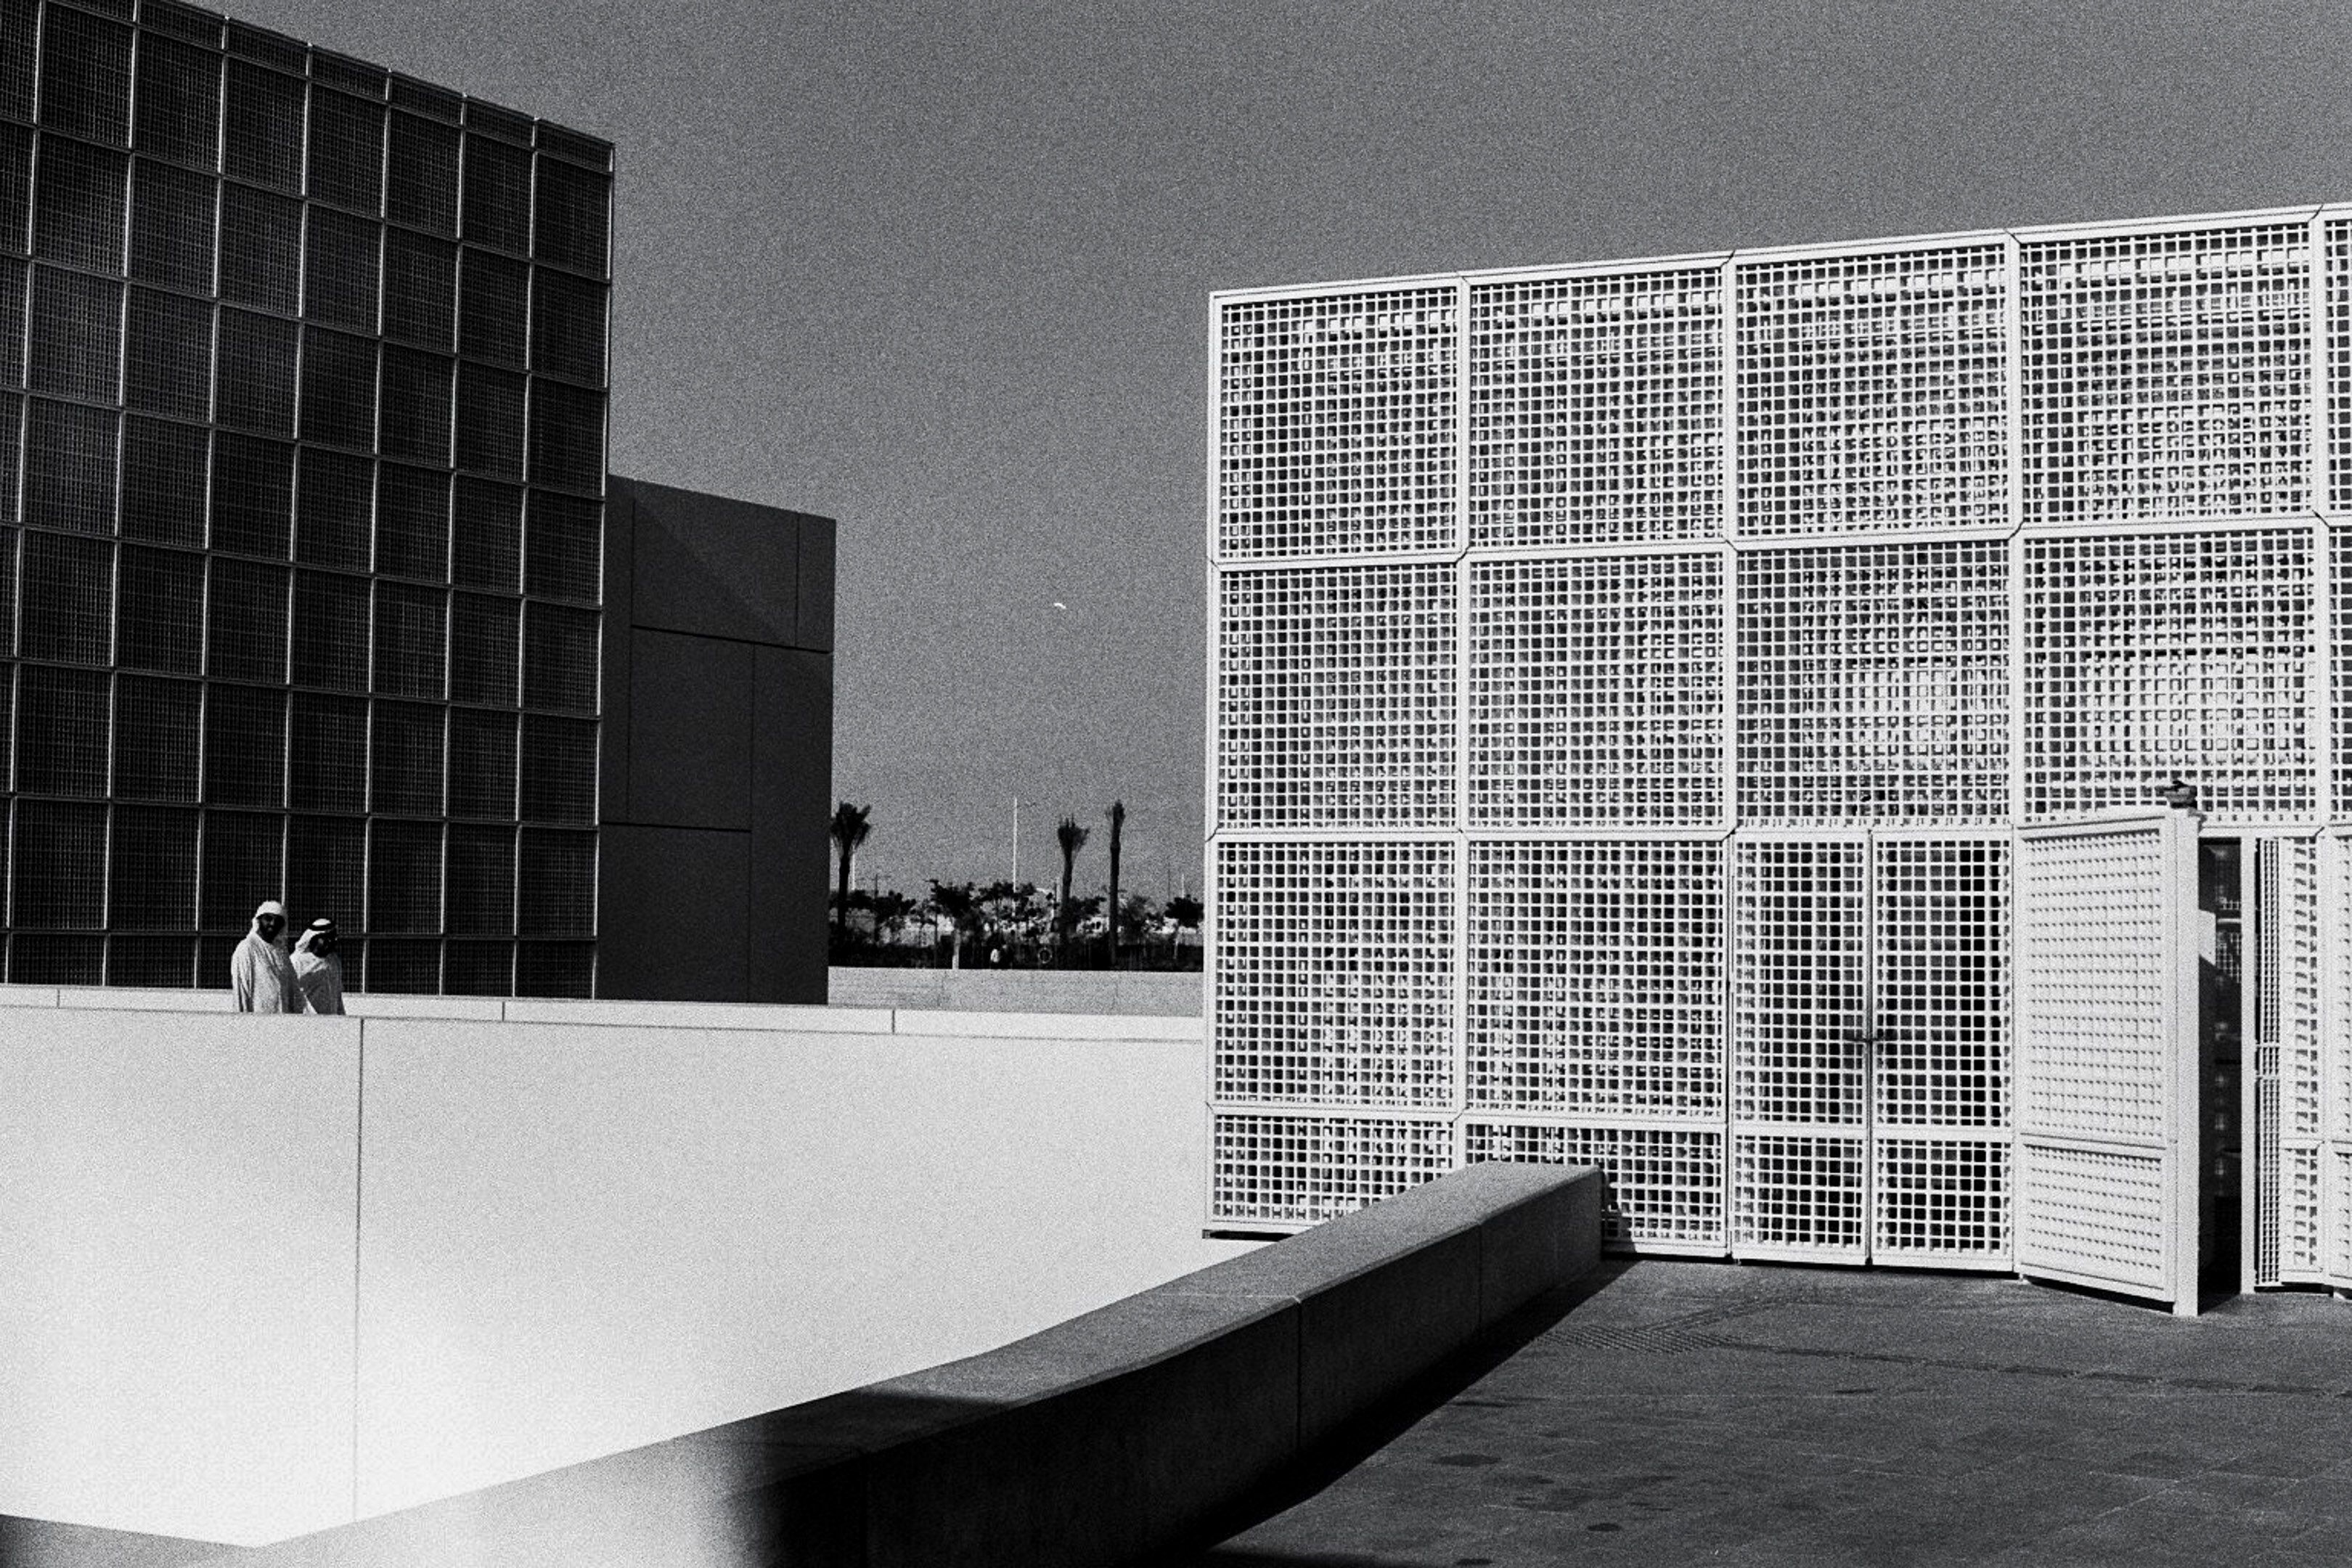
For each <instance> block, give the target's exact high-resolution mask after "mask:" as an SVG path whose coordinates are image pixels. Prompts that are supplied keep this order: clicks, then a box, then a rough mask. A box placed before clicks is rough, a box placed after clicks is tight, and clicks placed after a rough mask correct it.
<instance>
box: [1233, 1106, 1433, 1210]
mask: <svg viewBox="0 0 2352 1568" xmlns="http://www.w3.org/2000/svg"><path fill="white" fill-rule="evenodd" d="M1211 1144H1212V1147H1213V1150H1214V1156H1213V1177H1212V1190H1211V1194H1210V1199H1209V1214H1210V1217H1211V1218H1213V1219H1221V1220H1237V1221H1244V1222H1248V1221H1257V1222H1262V1223H1272V1224H1278V1225H1284V1224H1301V1223H1304V1224H1313V1223H1315V1222H1317V1221H1319V1220H1327V1219H1330V1218H1333V1217H1334V1216H1336V1215H1342V1214H1346V1213H1349V1211H1351V1210H1354V1209H1360V1208H1362V1207H1363V1206H1364V1205H1367V1204H1371V1203H1377V1202H1379V1201H1380V1200H1381V1199H1382V1198H1385V1197H1392V1196H1394V1195H1395V1194H1398V1193H1401V1192H1403V1191H1404V1190H1405V1189H1406V1188H1408V1187H1412V1186H1417V1185H1419V1184H1421V1183H1423V1182H1428V1181H1434V1180H1435V1179H1436V1178H1437V1177H1439V1176H1442V1175H1444V1173H1446V1172H1447V1171H1448V1170H1450V1169H1452V1168H1453V1164H1454V1133H1453V1129H1452V1128H1450V1127H1449V1126H1448V1125H1447V1124H1446V1123H1444V1122H1443V1121H1415V1120H1409V1119H1405V1118H1370V1117H1344V1116H1242V1115H1220V1116H1218V1117H1217V1118H1216V1119H1215V1125H1214V1129H1213V1137H1212V1138H1211Z"/></svg>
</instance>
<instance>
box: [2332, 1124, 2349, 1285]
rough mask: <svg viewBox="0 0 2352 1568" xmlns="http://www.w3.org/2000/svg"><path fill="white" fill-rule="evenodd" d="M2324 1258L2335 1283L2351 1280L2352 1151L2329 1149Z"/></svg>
mask: <svg viewBox="0 0 2352 1568" xmlns="http://www.w3.org/2000/svg"><path fill="white" fill-rule="evenodd" d="M2327 1162H2328V1169H2329V1170H2331V1171H2332V1172H2333V1177H2332V1184H2331V1185H2330V1186H2329V1188H2328V1193H2329V1195H2330V1198H2331V1200H2332V1201H2331V1202H2330V1203H2329V1204H2328V1205H2327V1236H2326V1248H2327V1252H2326V1258H2327V1273H2328V1277H2329V1278H2330V1279H2333V1280H2334V1281H2335V1282H2336V1283H2337V1284H2344V1283H2347V1282H2352V1150H2344V1149H2330V1150H2329V1151H2328V1152H2327Z"/></svg>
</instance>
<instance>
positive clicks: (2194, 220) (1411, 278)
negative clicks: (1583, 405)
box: [1209, 202, 2352, 307]
mask: <svg viewBox="0 0 2352 1568" xmlns="http://www.w3.org/2000/svg"><path fill="white" fill-rule="evenodd" d="M2321 217H2352V202H2317V203H2307V204H2305V205H2299V206H2288V207H2250V208H2246V209H2244V210H2242V211H2237V212H2213V213H2179V214H2172V215H2168V216H2157V217H2133V218H2105V219H2100V220H2096V221H2074V222H2068V223H2053V224H2034V225H2031V226H2022V227H2015V228H1984V229H1954V230H1950V231H1948V232H1945V233H1937V234H1899V235H1886V236H1882V237H1874V238H1864V239H1832V240H1808V241H1804V242H1802V243H1799V244H1793V245H1751V246H1739V247H1734V248H1732V249H1729V250H1705V251H1692V252H1687V253H1685V254H1682V255H1670V256H1636V257H1618V258H1603V259H1597V260H1588V261H1560V262H1550V263H1542V262H1538V263H1526V264H1520V265H1516V266H1511V267H1483V268H1463V269H1460V270H1456V271H1452V272H1411V273H1399V274H1397V275H1395V276H1393V277H1374V278H1344V279H1324V280H1322V281H1319V282H1307V283H1271V284H1261V285H1252V286H1249V287H1245V288H1233V289H1211V290H1210V291H1209V302H1210V304H1211V306H1212V307H1221V306H1224V305H1228V304H1239V303H1246V302H1249V301H1253V300H1289V299H1300V298H1307V297H1312V296H1319V295H1331V294H1353V293H1386V292H1391V291H1393V290H1397V289H1427V288H1434V287H1440V286H1450V285H1455V284H1462V283H1470V284H1478V283H1507V282H1514V281H1518V280H1521V279H1544V278H1574V277H1607V276H1611V275H1615V274H1624V273H1635V272H1648V271H1669V270H1674V269H1676V268H1699V267H1710V266H1712V267H1721V266H1724V265H1727V264H1728V263H1730V262H1734V261H1745V260H1750V259H1759V260H1760V259H1782V258H1796V257H1803V256H1852V255H1858V254H1866V253H1872V252H1878V251H1888V250H1915V249H1940V248H1945V247H1958V246H1963V245H1970V244H1977V245H1983V244H1999V243H2002V242H2005V241H2007V240H2010V239H2017V240H2021V241H2034V240H2047V239H2074V238H2088V237H2096V236H2100V235H2111V234H2112V235H2126V234H2148V233H2161V232H2165V231H2168V230H2177V229H2200V228H2221V227H2234V226H2241V225H2249V224H2260V223H2280V222H2292V223H2308V222H2310V221H2312V220H2313V219H2315V218H2321Z"/></svg>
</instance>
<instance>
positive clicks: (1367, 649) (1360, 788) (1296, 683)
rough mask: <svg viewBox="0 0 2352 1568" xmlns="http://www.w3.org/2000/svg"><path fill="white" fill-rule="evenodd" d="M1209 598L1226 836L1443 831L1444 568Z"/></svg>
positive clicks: (1449, 713)
mask: <svg viewBox="0 0 2352 1568" xmlns="http://www.w3.org/2000/svg"><path fill="white" fill-rule="evenodd" d="M1219 597H1220V601H1221V608H1222V612H1223V619H1222V621H1221V622H1220V629H1219V636H1218V648H1217V687H1218V689H1217V716H1216V717H1217V808H1218V815H1219V817H1220V819H1221V821H1222V822H1223V825H1224V826H1229V827H1328V826H1446V825H1448V824H1450V823H1451V822H1452V821H1453V819H1454V807H1455V800H1454V795H1455V787H1456V785H1455V780H1456V777H1457V775H1456V773H1455V768H1456V766H1457V753H1458V751H1459V744H1458V742H1459V726H1458V700H1457V697H1456V693H1457V691H1458V689H1459V688H1460V684H1461V682H1460V679H1459V677H1458V672H1457V667H1456V658H1455V648H1456V646H1457V639H1456V631H1455V613H1454V604H1455V576H1454V569H1453V568H1452V567H1450V566H1444V565H1401V566H1340V567H1320V568H1309V569H1306V570H1299V571H1284V572H1267V571H1258V572H1229V573H1225V574H1222V575H1221V576H1220V578H1219ZM546 608H547V606H543V605H533V606H532V611H533V613H534V615H536V614H538V613H540V612H541V611H543V610H545V609H546Z"/></svg>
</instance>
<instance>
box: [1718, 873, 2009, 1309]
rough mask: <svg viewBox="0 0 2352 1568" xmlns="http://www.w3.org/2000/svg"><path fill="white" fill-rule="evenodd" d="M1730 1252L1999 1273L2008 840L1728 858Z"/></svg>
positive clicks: (2003, 1239)
mask: <svg viewBox="0 0 2352 1568" xmlns="http://www.w3.org/2000/svg"><path fill="white" fill-rule="evenodd" d="M1735 864H1736V868H1737V882H1736V887H1737V892H1736V897H1735V900H1734V907H1735V921H1736V927H1737V930H1736V934H1735V939H1734V954H1735V957H1734V963H1733V971H1734V974H1733V1048H1732V1075H1731V1078H1732V1109H1731V1114H1732V1142H1733V1160H1732V1171H1731V1188H1732V1192H1731V1198H1732V1202H1731V1208H1732V1215H1733V1234H1732V1237H1731V1241H1732V1250H1733V1252H1734V1253H1735V1254H1736V1255H1737V1256H1738V1257H1742V1258H1777V1259H1789V1260H1797V1261H1806V1262H1825V1263H1861V1262H1865V1261H1877V1262H1885V1263H1914V1264H1924V1265H1933V1266H1935V1267H1938V1268H2008V1267H2009V1266H2010V1225H2009V1214H2010V1147H2009V1135H2008V1131H2007V1129H2008V1121H2009V1105H2010V1093H2009V1073H2010V1042H2009V1015H2010V1005H2009V947H2010V841H2009V836H2008V835H2007V834H2006V833H1967V832H1951V831H1943V830H1937V831H1924V830H1923V831H1916V832H1914V831H1885V832H1878V833H1868V834H1864V833H1843V834H1820V833H1808V834H1803V835H1801V836H1798V835H1786V836H1784V835H1775V834H1756V835H1753V836H1746V837H1742V838H1741V839H1740V840H1739V841H1738V844H1737V847H1736V855H1735Z"/></svg>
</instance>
